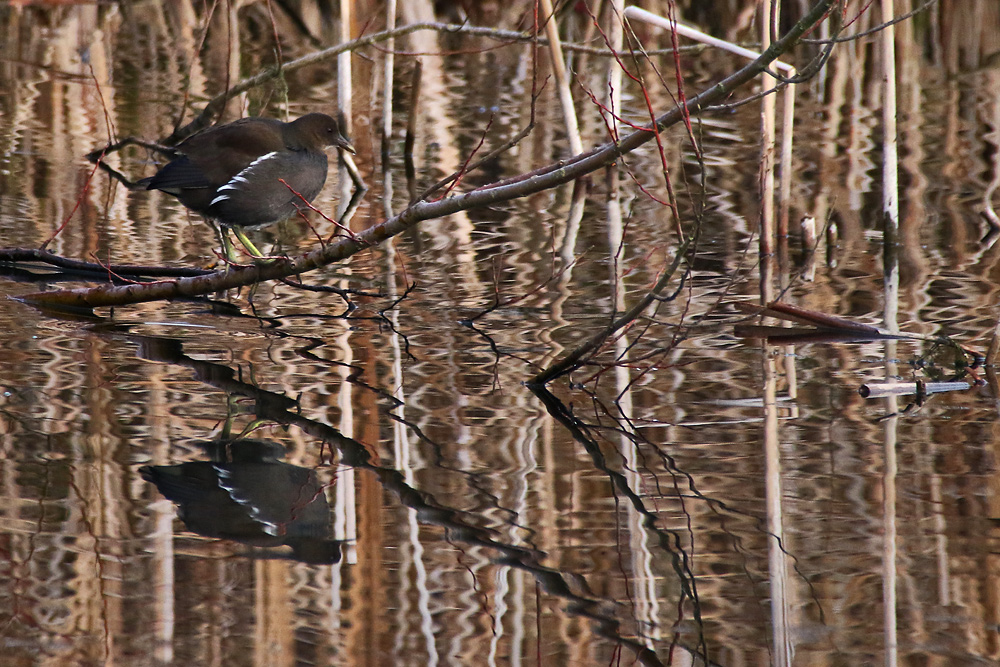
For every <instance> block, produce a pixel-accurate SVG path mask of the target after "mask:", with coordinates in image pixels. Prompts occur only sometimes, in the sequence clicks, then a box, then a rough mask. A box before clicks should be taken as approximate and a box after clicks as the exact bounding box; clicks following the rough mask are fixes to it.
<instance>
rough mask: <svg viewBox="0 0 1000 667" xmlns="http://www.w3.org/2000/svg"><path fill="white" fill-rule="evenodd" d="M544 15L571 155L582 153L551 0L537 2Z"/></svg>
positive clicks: (546, 34)
mask: <svg viewBox="0 0 1000 667" xmlns="http://www.w3.org/2000/svg"><path fill="white" fill-rule="evenodd" d="M538 3H539V6H540V7H541V9H542V12H543V13H544V14H545V36H546V37H548V39H549V52H550V53H551V54H552V73H553V74H554V75H555V77H556V87H557V88H558V89H559V101H560V103H561V104H562V110H563V122H565V123H566V134H567V138H568V140H569V147H570V151H571V152H572V154H573V155H579V154H581V153H583V141H582V140H581V139H580V126H579V124H578V123H577V121H576V105H575V104H574V103H573V91H571V90H570V87H569V77H568V76H567V75H566V61H565V60H564V59H563V53H562V41H561V40H560V39H559V26H558V25H557V23H556V17H555V13H554V12H553V10H552V0H538Z"/></svg>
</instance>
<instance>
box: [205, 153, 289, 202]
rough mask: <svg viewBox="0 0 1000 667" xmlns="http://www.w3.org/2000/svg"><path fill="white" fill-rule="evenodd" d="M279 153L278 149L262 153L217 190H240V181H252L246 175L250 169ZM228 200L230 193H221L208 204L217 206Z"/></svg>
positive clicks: (247, 182)
mask: <svg viewBox="0 0 1000 667" xmlns="http://www.w3.org/2000/svg"><path fill="white" fill-rule="evenodd" d="M277 154H278V152H277V151H271V152H270V153H265V154H264V155H261V156H260V157H259V158H257V159H256V160H254V161H253V162H251V163H250V164H248V165H247V166H246V167H244V168H243V170H242V171H241V172H240V173H238V174H236V175H235V176H233V177H232V178H231V179H229V182H228V183H226V184H225V185H223V186H222V187H220V188H219V189H218V190H216V191H215V192H216V193H219V192H222V191H223V190H238V189H239V187H240V185H239V184H240V183H244V184H249V183H250V181H248V180H247V178H246V177H247V176H248V175H249V174H250V170H252V169H253V168H254V167H256V166H257V165H258V164H260V163H261V162H263V161H264V160H267V159H269V158H272V157H274V156H275V155H277ZM228 200H229V195H223V194H220V195H219V196H218V197H216V198H215V199H213V200H212V201H211V202H209V204H208V205H209V206H215V205H216V204H218V203H219V202H224V201H228Z"/></svg>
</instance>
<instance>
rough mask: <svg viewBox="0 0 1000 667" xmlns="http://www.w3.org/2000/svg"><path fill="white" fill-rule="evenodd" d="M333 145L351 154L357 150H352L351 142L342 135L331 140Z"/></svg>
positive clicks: (355, 153) (354, 153)
mask: <svg viewBox="0 0 1000 667" xmlns="http://www.w3.org/2000/svg"><path fill="white" fill-rule="evenodd" d="M333 145H334V146H336V147H337V148H339V149H340V150H343V151H347V152H348V153H350V154H351V155H357V154H358V152H357V151H356V150H354V146H352V145H351V142H350V141H348V140H347V139H345V138H344V136H343V135H341V136H339V137H337V139H336V141H334V142H333Z"/></svg>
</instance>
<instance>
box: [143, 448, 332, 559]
mask: <svg viewBox="0 0 1000 667" xmlns="http://www.w3.org/2000/svg"><path fill="white" fill-rule="evenodd" d="M199 444H201V445H202V447H204V449H205V451H206V453H208V455H209V458H210V459H211V460H209V461H201V460H199V461H187V462H185V463H179V464H175V465H160V466H153V465H151V466H143V467H141V468H139V473H140V474H141V475H142V478H143V479H145V480H147V481H149V482H152V483H153V484H155V485H156V488H157V490H159V492H160V493H162V494H163V495H164V497H166V498H168V499H169V500H171V501H173V502H175V503H177V505H178V516H179V517H180V519H181V520H182V521H183V522H184V525H185V526H187V528H188V530H190V531H191V532H193V533H197V534H198V535H204V536H205V537H214V538H221V539H225V540H234V541H236V542H240V543H242V544H247V545H250V546H253V547H261V548H267V549H271V548H275V547H282V546H285V547H290V548H291V550H292V553H291V557H292V558H294V559H296V560H299V561H302V562H306V563H315V564H320V563H323V564H332V563H336V562H338V561H339V560H340V557H341V547H342V545H343V541H341V540H336V539H333V537H332V535H331V530H330V529H331V527H332V524H333V516H332V513H331V510H330V505H329V502H328V501H327V497H326V492H325V488H326V487H325V485H324V484H323V482H322V481H321V480H320V479H319V477H318V476H317V474H316V471H315V470H313V469H311V468H302V467H300V466H295V465H291V464H289V463H285V462H284V461H281V460H280V459H281V458H282V456H283V455H284V453H285V448H284V446H282V445H281V443H277V442H272V441H268V440H256V439H252V438H238V439H235V440H212V441H207V442H202V443H199Z"/></svg>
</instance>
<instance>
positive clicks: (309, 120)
mask: <svg viewBox="0 0 1000 667" xmlns="http://www.w3.org/2000/svg"><path fill="white" fill-rule="evenodd" d="M327 146H336V147H338V148H340V149H343V150H347V151H350V152H352V153H353V152H354V149H353V148H352V147H351V144H350V143H349V142H348V141H347V139H345V138H344V136H343V135H342V134H341V132H340V127H339V125H338V124H337V121H336V120H334V119H333V118H331V117H330V116H327V115H326V114H322V113H310V114H307V115H305V116H302V117H301V118H298V119H296V120H294V121H292V122H290V123H282V122H281V121H278V120H274V119H271V118H242V119H240V120H237V121H235V122H232V123H229V124H227V125H220V126H217V127H213V128H209V129H207V130H205V131H203V132H199V133H198V134H195V135H193V136H191V137H189V138H187V139H185V140H184V141H183V142H181V143H180V144H178V145H177V153H178V156H177V157H176V158H174V159H173V160H171V161H170V162H169V163H168V164H166V165H165V166H164V167H163V168H162V169H160V171H158V172H157V173H156V174H155V175H154V176H152V177H150V178H147V179H143V180H142V181H140V183H141V184H142V185H145V186H146V189H148V190H161V191H163V192H166V193H168V194H171V195H173V196H174V197H177V199H178V200H179V201H180V202H181V203H182V204H184V206H186V207H187V208H189V209H191V210H192V211H195V212H197V213H201V214H202V215H204V216H205V217H207V218H210V219H211V220H215V221H217V222H218V223H219V224H221V225H222V226H223V227H228V228H232V229H233V231H234V233H235V234H236V235H237V237H239V239H240V241H242V242H243V245H244V246H246V247H247V250H249V251H250V252H251V253H252V254H254V255H256V256H258V257H260V256H261V255H260V252H259V251H257V249H256V248H255V247H254V246H253V244H252V243H250V242H249V240H248V239H247V238H246V235H245V234H244V233H243V231H242V230H243V228H254V227H262V226H264V225H270V224H272V223H275V222H279V221H281V220H284V219H285V218H289V217H291V216H292V215H294V214H295V213H296V211H298V210H299V209H301V208H304V207H305V204H304V203H303V201H302V198H304V199H305V200H306V201H309V202H311V201H312V200H313V199H315V197H316V195H318V194H319V191H320V190H321V189H322V188H323V184H324V183H325V182H326V173H327V159H326V153H324V152H323V149H324V148H325V147H327ZM279 179H281V180H279ZM282 180H283V181H284V183H282V182H281V181H282ZM286 184H287V185H286ZM293 190H294V192H293ZM296 192H297V193H299V194H300V195H302V198H300V197H299V196H298V195H297V194H296ZM223 244H224V245H225V244H226V239H225V233H224V232H223Z"/></svg>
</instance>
